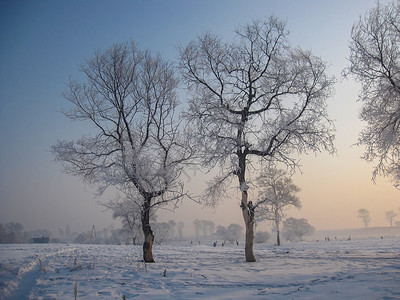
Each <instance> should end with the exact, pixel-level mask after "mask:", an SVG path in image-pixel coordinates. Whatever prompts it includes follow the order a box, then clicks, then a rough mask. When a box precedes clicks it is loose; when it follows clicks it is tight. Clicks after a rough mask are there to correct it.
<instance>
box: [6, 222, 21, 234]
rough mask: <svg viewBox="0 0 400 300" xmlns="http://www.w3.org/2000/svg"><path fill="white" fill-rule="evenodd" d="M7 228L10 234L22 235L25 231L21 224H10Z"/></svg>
mask: <svg viewBox="0 0 400 300" xmlns="http://www.w3.org/2000/svg"><path fill="white" fill-rule="evenodd" d="M6 228H7V230H8V231H10V232H15V233H22V232H23V231H24V226H23V225H22V224H21V223H14V222H10V223H7V224H6Z"/></svg>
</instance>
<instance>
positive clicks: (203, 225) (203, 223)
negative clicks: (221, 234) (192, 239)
mask: <svg viewBox="0 0 400 300" xmlns="http://www.w3.org/2000/svg"><path fill="white" fill-rule="evenodd" d="M193 226H194V229H195V233H196V239H197V240H198V239H199V231H201V232H202V233H203V236H204V237H205V236H207V235H208V234H209V235H210V237H212V235H213V233H214V229H215V224H214V222H213V221H209V220H198V219H196V220H194V221H193Z"/></svg>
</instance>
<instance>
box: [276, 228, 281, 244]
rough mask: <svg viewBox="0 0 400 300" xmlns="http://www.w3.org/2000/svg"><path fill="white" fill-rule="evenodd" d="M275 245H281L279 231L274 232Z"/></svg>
mask: <svg viewBox="0 0 400 300" xmlns="http://www.w3.org/2000/svg"><path fill="white" fill-rule="evenodd" d="M276 245H277V246H280V245H281V238H280V236H279V229H278V230H277V231H276Z"/></svg>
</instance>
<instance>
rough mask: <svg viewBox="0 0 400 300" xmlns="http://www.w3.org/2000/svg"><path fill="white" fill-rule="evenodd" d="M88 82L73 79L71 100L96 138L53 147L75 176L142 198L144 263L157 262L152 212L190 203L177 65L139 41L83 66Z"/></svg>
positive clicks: (71, 112) (72, 114)
mask: <svg viewBox="0 0 400 300" xmlns="http://www.w3.org/2000/svg"><path fill="white" fill-rule="evenodd" d="M81 71H82V72H83V75H84V78H85V80H84V81H82V82H79V81H77V80H72V79H71V80H70V82H69V90H68V91H67V92H66V93H65V94H64V97H65V98H66V99H67V100H68V101H69V102H70V103H71V104H72V106H73V108H72V109H71V110H69V111H68V112H66V113H65V114H66V116H67V117H68V118H70V119H72V120H79V121H88V122H89V123H90V124H91V125H92V126H93V129H94V131H95V134H94V135H93V136H84V137H82V138H80V139H77V140H76V141H59V142H58V143H57V144H56V145H54V146H53V147H52V150H53V153H54V155H55V157H56V160H58V161H61V162H62V163H63V165H64V168H65V170H66V171H67V172H68V173H71V174H73V175H76V176H79V177H81V178H82V179H83V180H84V181H85V182H88V183H90V184H94V185H97V186H98V187H99V193H102V192H103V191H104V190H105V189H106V188H108V187H110V186H116V187H117V188H118V189H119V190H120V191H122V192H124V193H125V194H126V195H129V196H130V197H132V198H135V199H140V200H139V201H140V206H139V207H140V208H139V209H140V213H141V223H142V230H143V235H144V243H143V259H144V261H145V262H154V259H153V254H152V245H153V241H154V234H153V231H152V229H151V226H150V215H151V211H152V210H153V209H155V208H156V207H158V206H160V205H165V204H170V203H176V202H177V201H178V200H180V199H182V197H183V196H184V190H183V182H182V181H181V180H180V174H181V172H182V168H183V163H184V162H185V161H186V160H187V158H188V157H189V156H190V147H188V146H187V145H184V144H183V142H182V139H181V135H180V132H179V129H180V127H179V122H178V121H177V118H176V108H177V105H178V101H177V99H176V95H175V88H176V86H177V80H176V78H175V77H174V72H173V68H172V66H171V65H170V64H169V63H167V62H165V61H163V60H162V59H161V58H160V57H158V56H152V55H151V54H150V52H149V51H144V52H143V51H140V50H139V49H138V48H137V47H136V46H135V45H134V43H133V42H130V43H122V44H115V45H113V46H112V47H110V48H109V49H107V50H105V51H103V52H101V51H98V52H96V53H95V55H94V57H93V58H92V59H90V60H88V61H86V63H85V64H84V65H82V67H81Z"/></svg>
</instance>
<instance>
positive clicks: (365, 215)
mask: <svg viewBox="0 0 400 300" xmlns="http://www.w3.org/2000/svg"><path fill="white" fill-rule="evenodd" d="M358 217H359V218H360V219H361V221H362V222H363V223H364V226H365V228H368V224H369V223H370V222H371V216H370V215H369V211H368V210H367V209H365V208H360V209H359V210H358Z"/></svg>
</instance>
